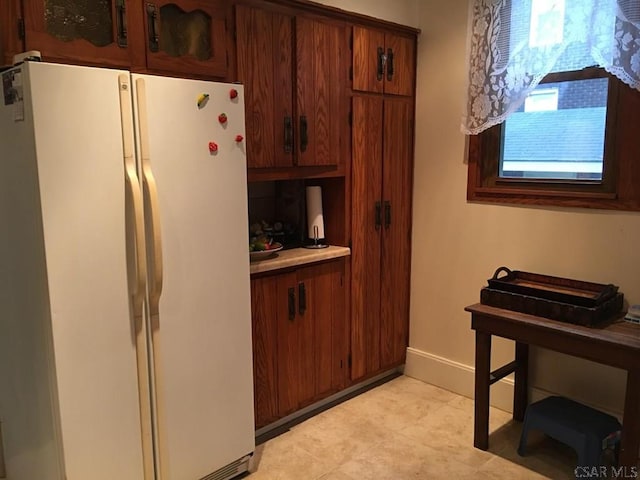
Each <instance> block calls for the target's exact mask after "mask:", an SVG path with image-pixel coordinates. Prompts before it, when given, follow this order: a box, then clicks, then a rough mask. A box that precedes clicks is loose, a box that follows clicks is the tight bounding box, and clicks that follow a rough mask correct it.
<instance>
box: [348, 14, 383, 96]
mask: <svg viewBox="0 0 640 480" xmlns="http://www.w3.org/2000/svg"><path fill="white" fill-rule="evenodd" d="M384 40H385V39H384V33H383V32H380V31H377V30H371V29H369V28H363V27H357V26H356V27H353V89H354V90H360V91H364V92H375V93H382V91H383V88H384V87H383V85H384V83H383V79H384V72H381V74H379V68H380V67H379V63H378V62H379V56H378V49H382V51H383V52H384V46H385V44H384ZM384 53H385V54H386V52H384Z"/></svg>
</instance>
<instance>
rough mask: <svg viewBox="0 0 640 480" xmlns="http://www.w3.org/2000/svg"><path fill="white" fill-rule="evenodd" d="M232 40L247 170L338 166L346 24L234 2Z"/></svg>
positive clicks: (342, 131)
mask: <svg viewBox="0 0 640 480" xmlns="http://www.w3.org/2000/svg"><path fill="white" fill-rule="evenodd" d="M236 39H237V44H236V49H237V66H238V80H240V81H241V82H242V83H244V84H245V86H246V92H247V93H246V124H247V126H246V129H247V139H248V141H247V163H248V166H249V168H277V167H292V166H309V167H314V166H331V165H338V164H339V163H340V162H341V161H342V160H341V142H343V141H346V140H348V135H345V132H348V116H347V109H346V108H345V105H346V104H348V97H347V95H346V81H345V80H346V77H347V73H346V72H347V68H346V67H345V60H346V58H347V57H345V56H346V55H347V52H348V45H347V42H346V36H345V30H344V26H343V25H342V24H340V23H337V22H331V21H329V20H325V19H318V18H310V17H306V16H304V15H288V14H285V13H281V12H278V11H270V10H265V9H260V8H255V7H249V6H245V5H238V6H236ZM343 77H344V78H343ZM345 137H346V138H345Z"/></svg>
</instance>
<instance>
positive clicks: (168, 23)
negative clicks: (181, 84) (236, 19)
mask: <svg viewBox="0 0 640 480" xmlns="http://www.w3.org/2000/svg"><path fill="white" fill-rule="evenodd" d="M227 3H228V2H226V1H224V0H153V1H145V2H144V18H145V28H146V32H147V67H148V68H150V69H153V70H158V71H166V72H171V73H184V74H187V75H206V76H208V77H218V78H224V77H225V76H226V74H227V28H226V21H227V16H228V13H229V12H228V8H229V7H228V6H227Z"/></svg>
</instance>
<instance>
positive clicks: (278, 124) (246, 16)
mask: <svg viewBox="0 0 640 480" xmlns="http://www.w3.org/2000/svg"><path fill="white" fill-rule="evenodd" d="M292 22H293V20H292V18H291V17H287V16H284V15H280V14H276V13H272V12H266V11H263V10H259V9H253V8H248V7H245V6H242V5H238V6H237V7H236V26H237V28H236V31H237V55H238V79H239V80H240V81H241V82H242V83H244V85H245V111H246V115H245V116H246V132H247V166H248V167H249V168H264V167H287V166H292V165H293V129H294V125H293V123H294V118H293V100H292V89H293V80H292V75H293V70H292V68H293V64H292V41H293V36H292V33H293V32H292ZM287 119H289V121H290V122H291V127H290V131H289V132H285V122H286V121H287Z"/></svg>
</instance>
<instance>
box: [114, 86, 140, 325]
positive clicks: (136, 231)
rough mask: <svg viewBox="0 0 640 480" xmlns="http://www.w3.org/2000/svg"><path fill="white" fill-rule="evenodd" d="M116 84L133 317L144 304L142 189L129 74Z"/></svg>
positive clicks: (137, 315)
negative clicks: (130, 231) (129, 207)
mask: <svg viewBox="0 0 640 480" xmlns="http://www.w3.org/2000/svg"><path fill="white" fill-rule="evenodd" d="M118 84H119V87H120V119H121V123H122V150H123V160H124V170H125V178H126V182H127V186H128V188H129V190H128V195H129V196H130V197H129V198H130V200H131V204H132V206H133V212H131V215H132V218H131V220H132V221H133V225H132V226H133V236H134V239H133V240H134V243H135V246H134V247H135V248H133V249H132V250H134V251H132V252H131V257H133V258H131V257H130V258H131V261H132V263H133V264H134V265H135V269H134V271H133V272H131V270H130V272H131V275H135V278H131V279H130V282H129V285H130V288H132V292H131V299H132V301H133V312H134V316H135V317H141V316H142V307H143V304H144V296H145V293H146V281H147V260H146V253H145V244H144V213H143V210H142V192H141V191H140V181H139V180H138V174H137V171H136V161H135V156H134V142H133V113H132V111H131V92H130V90H131V88H130V85H129V75H124V74H123V75H120V76H119V77H118Z"/></svg>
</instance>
